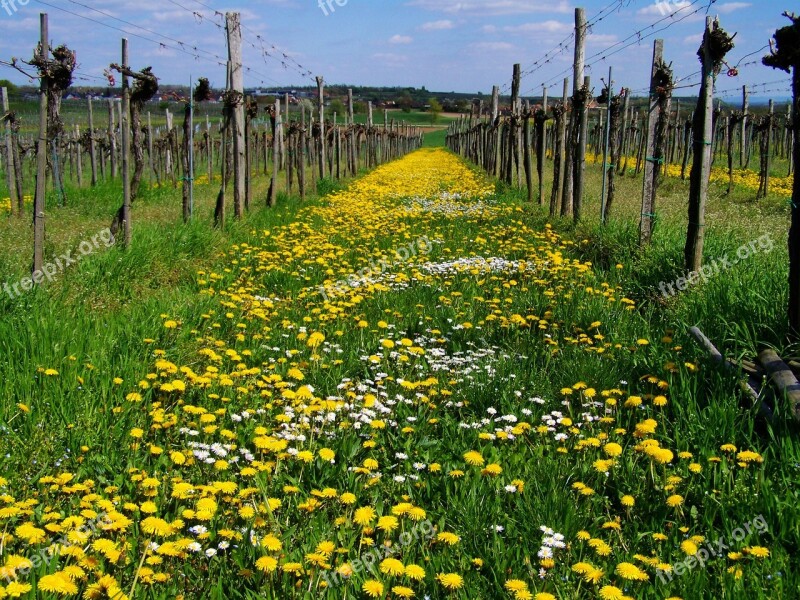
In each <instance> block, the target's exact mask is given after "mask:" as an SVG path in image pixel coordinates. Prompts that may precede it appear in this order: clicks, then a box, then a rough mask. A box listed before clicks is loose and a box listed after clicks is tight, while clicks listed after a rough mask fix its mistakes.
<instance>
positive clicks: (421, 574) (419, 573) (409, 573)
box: [405, 564, 425, 581]
mask: <svg viewBox="0 0 800 600" xmlns="http://www.w3.org/2000/svg"><path fill="white" fill-rule="evenodd" d="M405 574H406V577H408V578H410V579H413V580H415V581H422V580H423V579H425V569H423V568H422V567H420V566H419V565H415V564H408V565H406V568H405Z"/></svg>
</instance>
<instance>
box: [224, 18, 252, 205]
mask: <svg viewBox="0 0 800 600" xmlns="http://www.w3.org/2000/svg"><path fill="white" fill-rule="evenodd" d="M225 20H226V31H227V34H228V57H229V59H230V64H231V90H232V91H234V92H236V94H237V96H238V97H239V98H240V100H239V102H238V103H237V104H236V107H235V108H234V109H233V212H234V216H235V217H236V218H237V219H240V218H241V217H242V215H243V213H244V199H245V181H244V180H245V177H246V176H247V175H248V174H247V167H246V159H245V139H244V118H245V117H244V103H243V102H242V99H243V98H244V69H243V67H242V27H241V15H240V14H239V13H235V12H229V13H225Z"/></svg>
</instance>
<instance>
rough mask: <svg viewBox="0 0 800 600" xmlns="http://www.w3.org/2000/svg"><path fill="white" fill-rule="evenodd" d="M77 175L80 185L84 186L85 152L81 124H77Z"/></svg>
mask: <svg viewBox="0 0 800 600" xmlns="http://www.w3.org/2000/svg"><path fill="white" fill-rule="evenodd" d="M75 176H76V177H77V179H78V187H83V153H82V152H81V126H80V125H75Z"/></svg>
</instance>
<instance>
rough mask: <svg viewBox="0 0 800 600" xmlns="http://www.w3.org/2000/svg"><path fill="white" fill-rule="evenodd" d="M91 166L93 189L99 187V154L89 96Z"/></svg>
mask: <svg viewBox="0 0 800 600" xmlns="http://www.w3.org/2000/svg"><path fill="white" fill-rule="evenodd" d="M89 164H90V165H91V169H92V187H94V186H96V185H97V154H96V148H95V143H94V114H93V110H92V97H91V95H90V96H89Z"/></svg>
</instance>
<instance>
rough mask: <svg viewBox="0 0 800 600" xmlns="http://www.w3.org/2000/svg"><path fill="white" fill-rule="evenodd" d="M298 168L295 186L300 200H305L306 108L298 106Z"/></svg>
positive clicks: (301, 105) (302, 105)
mask: <svg viewBox="0 0 800 600" xmlns="http://www.w3.org/2000/svg"><path fill="white" fill-rule="evenodd" d="M299 162H300V167H299V169H298V171H297V185H298V186H299V187H300V200H305V199H306V163H307V162H308V161H307V156H306V106H305V104H302V103H301V104H300V161H299Z"/></svg>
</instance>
